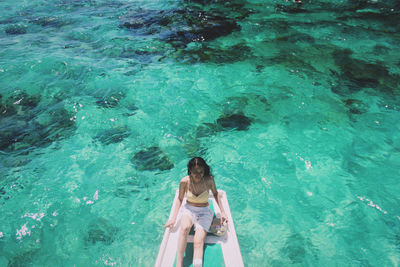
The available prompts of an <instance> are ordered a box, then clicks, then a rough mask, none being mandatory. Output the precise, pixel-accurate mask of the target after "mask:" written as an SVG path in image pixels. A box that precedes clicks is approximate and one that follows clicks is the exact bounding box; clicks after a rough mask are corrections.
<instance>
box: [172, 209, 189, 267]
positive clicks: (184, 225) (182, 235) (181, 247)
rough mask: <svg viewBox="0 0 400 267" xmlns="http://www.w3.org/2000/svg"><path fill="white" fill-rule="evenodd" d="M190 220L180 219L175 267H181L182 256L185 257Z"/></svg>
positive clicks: (185, 216)
mask: <svg viewBox="0 0 400 267" xmlns="http://www.w3.org/2000/svg"><path fill="white" fill-rule="evenodd" d="M192 225H193V223H192V219H191V218H190V217H189V216H187V215H183V216H182V218H181V230H180V232H179V238H178V253H177V256H176V267H182V261H183V256H184V255H185V250H186V244H187V236H188V234H189V231H190V228H191V227H192Z"/></svg>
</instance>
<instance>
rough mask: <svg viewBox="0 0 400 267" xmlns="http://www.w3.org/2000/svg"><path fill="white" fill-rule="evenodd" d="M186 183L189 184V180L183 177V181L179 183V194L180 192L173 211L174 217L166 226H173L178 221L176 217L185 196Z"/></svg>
mask: <svg viewBox="0 0 400 267" xmlns="http://www.w3.org/2000/svg"><path fill="white" fill-rule="evenodd" d="M186 185H187V181H186V179H185V178H183V179H182V180H181V182H180V183H179V194H178V199H177V200H176V204H175V209H174V210H173V213H172V218H171V219H170V220H168V222H167V223H166V224H165V227H164V228H167V227H173V226H174V225H175V221H176V217H177V216H178V212H179V208H180V207H181V205H182V201H183V197H184V196H185V192H186Z"/></svg>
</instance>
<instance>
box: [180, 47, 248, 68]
mask: <svg viewBox="0 0 400 267" xmlns="http://www.w3.org/2000/svg"><path fill="white" fill-rule="evenodd" d="M251 57H252V53H251V49H250V48H249V47H248V46H247V45H244V44H237V45H234V46H229V47H225V48H213V47H200V48H194V49H193V48H191V49H188V48H186V49H185V50H183V51H182V53H180V54H178V56H177V59H179V60H180V61H183V62H185V63H197V62H201V63H209V62H211V63H217V64H229V63H234V62H238V61H244V60H247V59H250V58H251Z"/></svg>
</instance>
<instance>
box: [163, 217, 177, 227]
mask: <svg viewBox="0 0 400 267" xmlns="http://www.w3.org/2000/svg"><path fill="white" fill-rule="evenodd" d="M174 225H175V220H172V219H171V220H169V221H168V222H167V223H166V224H165V226H164V229H167V228H168V227H171V228H172V227H174Z"/></svg>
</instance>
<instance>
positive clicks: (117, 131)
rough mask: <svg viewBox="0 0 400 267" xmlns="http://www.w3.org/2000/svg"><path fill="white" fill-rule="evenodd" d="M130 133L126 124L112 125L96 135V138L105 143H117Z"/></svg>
mask: <svg viewBox="0 0 400 267" xmlns="http://www.w3.org/2000/svg"><path fill="white" fill-rule="evenodd" d="M129 135H130V132H129V129H128V128H127V127H126V126H120V127H114V128H112V129H108V130H106V131H104V132H102V133H100V134H98V135H97V136H96V139H97V140H99V141H100V142H101V143H103V144H105V145H109V144H114V143H119V142H121V141H122V140H124V139H125V138H126V137H128V136H129Z"/></svg>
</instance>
